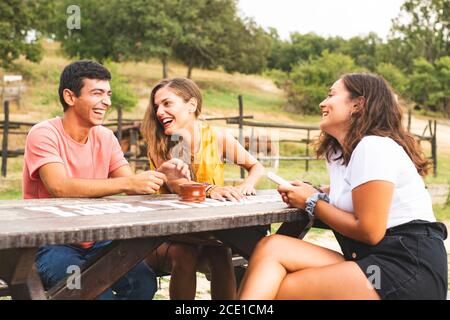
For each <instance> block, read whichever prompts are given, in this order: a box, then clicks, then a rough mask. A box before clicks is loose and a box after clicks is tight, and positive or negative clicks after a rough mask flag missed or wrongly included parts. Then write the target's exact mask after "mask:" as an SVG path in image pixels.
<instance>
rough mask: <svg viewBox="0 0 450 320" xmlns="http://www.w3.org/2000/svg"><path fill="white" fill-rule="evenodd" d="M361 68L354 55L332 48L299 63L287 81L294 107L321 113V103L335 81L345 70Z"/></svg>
mask: <svg viewBox="0 0 450 320" xmlns="http://www.w3.org/2000/svg"><path fill="white" fill-rule="evenodd" d="M357 70H358V68H357V67H356V66H355V62H354V60H353V59H352V58H351V57H349V56H346V55H343V54H341V53H329V52H328V51H324V52H323V53H322V56H321V57H319V58H312V59H310V60H309V61H308V62H301V63H299V64H297V65H295V66H294V67H293V68H292V71H291V74H290V78H289V80H288V81H287V82H286V84H285V90H286V93H287V96H288V102H289V104H290V106H291V108H293V109H294V110H295V111H296V112H301V113H304V114H318V113H319V111H320V109H319V104H320V102H321V101H322V100H323V99H324V98H325V96H326V94H327V92H328V88H329V87H330V86H331V85H332V84H333V82H334V81H336V80H337V79H338V78H339V77H340V76H342V75H343V74H344V73H347V72H353V71H357Z"/></svg>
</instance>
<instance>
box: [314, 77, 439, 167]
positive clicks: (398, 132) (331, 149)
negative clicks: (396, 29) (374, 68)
mask: <svg viewBox="0 0 450 320" xmlns="http://www.w3.org/2000/svg"><path fill="white" fill-rule="evenodd" d="M341 79H342V81H343V83H344V86H345V88H346V89H347V91H348V92H349V98H350V99H357V98H361V97H363V98H364V100H365V103H364V105H363V106H362V108H360V110H358V111H357V112H354V113H353V114H352V116H351V118H350V126H349V130H348V132H347V135H346V137H345V139H344V143H343V145H340V144H339V142H338V141H337V140H336V139H335V138H334V137H332V136H331V135H329V134H328V133H325V132H323V131H322V132H321V134H320V137H319V140H318V142H317V144H316V147H317V156H318V157H323V156H325V158H326V159H327V160H328V161H331V160H341V159H342V162H343V164H344V165H348V163H349V162H350V157H351V155H352V152H353V150H354V149H355V148H356V146H357V145H358V143H359V142H360V141H361V139H362V138H364V137H365V136H369V135H375V136H381V137H389V138H391V139H393V140H394V141H395V142H397V143H398V144H399V145H401V146H402V147H403V149H404V150H405V151H406V153H407V154H408V156H409V157H410V158H411V160H412V162H413V163H414V165H415V166H416V168H417V171H418V173H419V174H420V175H421V176H425V175H426V174H427V173H428V169H429V167H430V161H429V160H427V159H426V157H425V155H424V154H423V152H422V149H421V147H420V145H419V143H418V142H417V141H416V139H415V138H414V137H413V135H412V134H410V133H409V132H407V131H406V130H405V129H404V127H403V125H402V116H403V112H402V109H401V107H400V105H399V103H398V100H397V98H396V96H395V94H394V91H393V90H392V88H391V87H390V85H389V84H388V83H387V81H386V80H384V79H383V78H382V77H381V76H378V75H375V74H370V73H350V74H346V75H344V76H342V77H341ZM338 151H341V154H340V156H339V157H337V158H335V159H331V157H332V156H333V155H334V154H336V152H338Z"/></svg>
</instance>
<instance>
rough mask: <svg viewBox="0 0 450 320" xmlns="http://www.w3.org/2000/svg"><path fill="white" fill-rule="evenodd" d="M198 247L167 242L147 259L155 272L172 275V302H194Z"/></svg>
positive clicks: (170, 288) (170, 286) (170, 292)
mask: <svg viewBox="0 0 450 320" xmlns="http://www.w3.org/2000/svg"><path fill="white" fill-rule="evenodd" d="M198 258H199V251H198V246H197V245H192V244H184V243H179V242H165V243H163V244H162V245H160V246H159V247H158V249H156V250H155V251H154V252H152V254H151V255H150V256H149V257H147V259H146V262H147V264H148V265H149V266H151V267H152V268H154V270H160V271H164V272H167V273H170V274H171V277H170V285H169V294H170V299H171V300H194V299H195V292H196V290H197V274H196V272H197V263H198Z"/></svg>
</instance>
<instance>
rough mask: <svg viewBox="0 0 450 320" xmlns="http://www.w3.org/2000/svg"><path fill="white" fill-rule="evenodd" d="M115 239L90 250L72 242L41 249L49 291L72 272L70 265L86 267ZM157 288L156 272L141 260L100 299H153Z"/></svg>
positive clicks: (39, 258) (41, 271)
mask: <svg viewBox="0 0 450 320" xmlns="http://www.w3.org/2000/svg"><path fill="white" fill-rule="evenodd" d="M110 243H111V241H99V242H96V243H95V244H94V246H92V247H91V248H89V249H83V248H80V247H77V246H72V245H52V246H44V247H41V248H39V250H38V253H37V255H36V267H37V269H38V272H39V275H40V277H41V280H42V283H43V285H44V288H45V289H46V290H48V289H50V288H51V287H53V286H54V285H56V284H57V283H58V282H59V281H61V280H62V279H64V278H66V277H67V276H69V275H70V274H71V272H69V273H67V272H68V270H70V269H68V268H69V267H70V266H78V267H82V266H83V265H84V264H85V263H86V262H87V261H88V260H89V259H91V258H93V257H94V256H95V255H96V254H97V253H98V252H99V250H100V249H101V248H103V247H105V246H107V245H108V244H110ZM156 290H157V282H156V275H155V273H154V272H153V270H152V269H150V268H149V267H148V266H147V264H146V263H145V262H141V263H139V264H138V265H137V266H135V267H134V268H133V269H131V270H130V271H129V272H128V273H127V274H126V275H124V276H123V277H122V278H121V279H119V280H118V281H117V282H116V283H114V284H113V285H112V287H111V288H109V289H107V290H106V291H105V292H103V293H102V294H101V295H100V296H98V298H97V299H99V300H151V299H152V298H153V296H154V295H155V292H156Z"/></svg>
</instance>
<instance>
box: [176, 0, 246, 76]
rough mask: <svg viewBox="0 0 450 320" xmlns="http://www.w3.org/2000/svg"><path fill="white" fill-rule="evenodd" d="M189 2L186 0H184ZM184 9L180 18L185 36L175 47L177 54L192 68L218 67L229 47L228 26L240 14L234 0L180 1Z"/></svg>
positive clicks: (177, 56)
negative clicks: (227, 39)
mask: <svg viewBox="0 0 450 320" xmlns="http://www.w3.org/2000/svg"><path fill="white" fill-rule="evenodd" d="M184 2H186V3H184ZM181 3H182V4H183V5H180V7H182V8H184V10H183V11H182V12H180V13H179V18H178V21H180V24H181V26H182V36H181V39H180V40H179V41H178V42H177V45H176V47H175V49H174V56H175V57H176V58H177V59H179V60H181V61H182V62H184V63H185V64H186V65H187V66H188V72H187V77H188V78H191V76H192V69H193V68H194V67H199V68H215V67H217V66H218V65H219V64H220V61H221V59H222V57H224V56H226V55H227V54H228V53H229V51H230V48H229V47H228V46H227V42H228V41H226V40H225V39H226V38H227V37H228V36H229V34H228V33H227V25H228V24H229V23H230V21H233V20H234V19H235V17H236V15H237V13H236V10H237V9H236V1H235V0H181Z"/></svg>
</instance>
